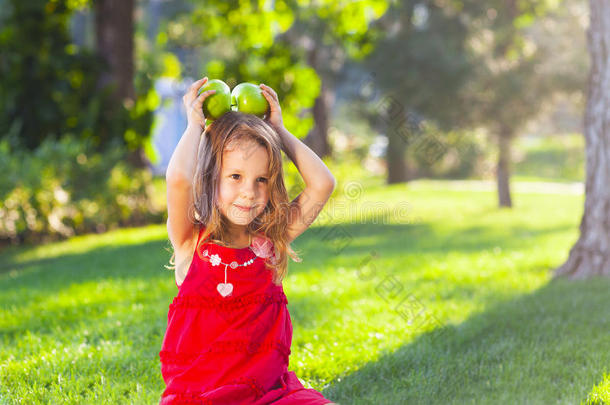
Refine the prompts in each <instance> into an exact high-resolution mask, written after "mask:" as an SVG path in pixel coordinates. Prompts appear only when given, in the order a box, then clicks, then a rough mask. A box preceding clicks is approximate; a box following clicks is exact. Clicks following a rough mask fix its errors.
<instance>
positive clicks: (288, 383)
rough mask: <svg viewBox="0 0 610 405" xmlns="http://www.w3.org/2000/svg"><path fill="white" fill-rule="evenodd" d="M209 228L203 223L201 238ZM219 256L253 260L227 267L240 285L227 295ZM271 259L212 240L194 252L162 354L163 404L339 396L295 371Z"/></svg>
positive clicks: (314, 400)
mask: <svg viewBox="0 0 610 405" xmlns="http://www.w3.org/2000/svg"><path fill="white" fill-rule="evenodd" d="M202 232H203V227H202V228H201V230H200V231H199V237H198V238H197V244H199V239H200V238H201V235H202ZM251 246H252V245H251ZM204 252H205V253H204ZM206 254H207V255H208V256H206ZM214 255H218V256H214ZM210 256H211V257H210ZM218 258H220V260H221V261H222V263H227V264H230V263H232V262H233V261H235V262H237V263H244V262H246V263H247V262H248V261H251V260H252V261H251V263H250V264H247V265H245V266H239V267H236V268H234V269H233V268H231V266H228V267H227V283H231V284H232V285H233V287H234V289H233V291H232V293H231V294H229V295H227V296H226V297H223V296H222V295H221V294H220V293H219V291H218V290H217V286H218V284H219V283H224V281H225V265H224V264H221V263H218ZM210 259H213V260H210ZM263 260H267V259H263V258H262V257H258V256H256V255H255V254H254V251H253V250H252V249H251V248H250V247H246V248H242V249H236V248H230V247H226V246H220V245H217V244H215V243H210V242H207V243H204V244H202V246H200V247H199V249H197V251H196V252H195V254H193V260H192V262H191V265H190V267H189V270H188V273H187V275H186V278H185V279H184V281H183V282H182V284H181V285H180V286H179V287H178V289H179V290H178V294H177V295H176V297H175V298H174V300H173V302H172V303H171V304H170V305H169V311H168V314H167V329H166V331H165V336H164V337H163V344H162V347H161V351H160V352H159V357H160V360H161V374H162V375H163V380H164V381H165V384H166V388H165V390H164V391H163V393H162V395H161V401H160V404H187V403H188V404H206V405H212V404H214V405H216V404H222V405H242V404H244V405H245V404H254V405H264V404H275V405H291V404H301V405H322V404H328V403H329V402H331V401H329V400H328V399H326V398H324V396H323V395H322V394H321V393H319V392H318V391H316V390H314V389H307V388H305V387H303V385H302V384H301V382H300V381H299V379H298V378H297V376H296V374H295V373H294V371H288V362H289V355H290V345H291V343H292V323H291V319H290V314H289V313H288V308H287V306H286V304H287V303H288V301H287V299H286V295H285V294H284V290H283V287H282V286H281V285H280V286H277V285H275V284H274V283H273V281H272V279H271V276H272V272H271V270H269V269H267V268H265V263H264V261H263ZM214 264H216V265H214ZM176 285H177V284H176Z"/></svg>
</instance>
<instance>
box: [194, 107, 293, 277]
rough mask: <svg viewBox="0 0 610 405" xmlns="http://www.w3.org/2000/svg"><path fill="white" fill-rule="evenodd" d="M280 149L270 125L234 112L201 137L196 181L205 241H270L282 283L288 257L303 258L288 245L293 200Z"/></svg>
mask: <svg viewBox="0 0 610 405" xmlns="http://www.w3.org/2000/svg"><path fill="white" fill-rule="evenodd" d="M281 146H282V144H281V139H280V137H279V136H278V134H277V133H276V132H275V131H274V130H273V128H271V126H269V125H268V124H267V123H266V122H265V121H263V120H262V119H260V118H258V117H257V116H255V115H251V114H244V113H241V112H238V111H229V112H227V113H225V114H224V115H222V116H221V117H220V118H218V119H217V120H215V121H214V122H212V123H211V124H210V125H209V126H208V127H207V129H206V131H205V135H203V136H202V140H201V142H200V145H199V151H198V158H197V167H196V170H195V176H194V179H193V200H194V207H193V209H194V217H195V223H196V224H201V225H203V226H205V228H206V229H205V231H204V233H203V235H202V238H201V242H200V243H203V242H205V241H206V239H208V237H209V238H210V239H211V241H213V242H215V243H219V244H223V243H226V242H227V241H229V240H234V239H235V238H236V237H239V236H241V235H243V234H245V235H248V234H249V235H254V236H256V235H261V236H264V237H267V238H269V239H270V240H271V242H273V244H274V246H275V254H276V258H277V261H276V263H275V265H272V264H271V263H270V262H269V261H268V260H267V265H268V267H269V268H271V269H273V270H274V272H275V275H274V281H275V282H276V283H277V284H280V283H281V281H282V280H283V278H284V276H285V275H286V269H287V264H288V260H287V255H290V256H291V257H292V259H293V260H295V261H298V260H299V258H298V256H297V255H296V253H295V252H294V251H293V250H292V249H291V248H290V246H289V244H288V243H287V228H288V213H289V210H288V207H289V200H288V193H287V191H286V186H285V184H284V176H283V168H282V156H281V150H282V147H281ZM243 208H248V209H243ZM196 251H197V252H199V247H197V250H196Z"/></svg>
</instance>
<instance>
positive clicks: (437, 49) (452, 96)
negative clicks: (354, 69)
mask: <svg viewBox="0 0 610 405" xmlns="http://www.w3.org/2000/svg"><path fill="white" fill-rule="evenodd" d="M458 3H459V4H458ZM456 5H458V7H456ZM466 6H468V7H470V8H473V10H471V9H470V8H467V7H466ZM478 9H479V8H478V6H477V5H476V2H475V3H474V4H471V5H469V4H466V5H464V4H462V3H460V2H446V3H440V2H434V1H425V2H419V1H411V0H409V1H403V2H395V3H393V4H392V5H391V7H390V8H389V9H388V11H387V12H386V14H385V15H384V16H383V17H382V18H381V19H380V20H379V21H377V22H376V23H375V24H374V26H375V27H376V28H377V29H379V30H381V31H383V32H385V35H384V36H383V37H381V38H380V40H379V41H378V42H377V43H376V44H375V45H374V47H375V49H374V50H373V52H372V53H371V55H370V56H369V57H368V58H367V59H366V60H365V61H364V63H363V66H364V68H365V69H366V70H368V71H369V72H372V73H371V75H374V80H373V82H374V87H375V89H374V92H378V93H386V94H387V96H386V97H383V98H382V99H381V100H379V101H376V104H375V105H374V106H372V108H373V110H372V111H370V112H369V114H368V117H369V118H370V119H371V121H372V125H373V126H375V127H377V128H379V129H380V131H383V130H384V129H385V131H384V132H386V134H387V136H388V148H387V150H388V154H387V163H388V177H387V182H388V183H398V182H404V181H407V180H408V179H409V174H408V173H407V165H406V161H405V159H406V158H405V154H406V150H407V147H408V146H409V145H420V146H423V147H422V148H421V151H422V153H428V154H429V155H430V157H431V158H432V157H433V155H434V149H435V148H434V146H435V145H434V142H432V141H434V140H433V139H431V137H429V136H428V138H429V139H427V140H425V141H420V140H421V139H422V138H425V135H424V134H423V131H422V129H423V127H424V122H425V121H424V120H428V121H432V122H434V123H435V125H436V126H438V127H439V128H441V129H450V128H456V127H460V126H467V125H468V124H469V123H470V122H471V121H470V120H469V119H468V118H469V116H470V111H471V110H470V109H471V106H469V105H467V104H465V103H462V102H460V100H461V99H462V98H463V97H462V95H461V94H462V93H464V92H465V84H467V83H468V81H469V77H470V75H471V72H472V71H473V62H474V61H473V60H472V58H471V57H470V55H469V52H468V49H467V40H468V35H469V30H468V26H467V20H466V19H464V16H466V15H467V14H474V13H475V12H476V10H478ZM422 135H424V136H423V137H422ZM430 146H432V147H430ZM418 148H419V146H418Z"/></svg>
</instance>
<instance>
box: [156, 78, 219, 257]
mask: <svg viewBox="0 0 610 405" xmlns="http://www.w3.org/2000/svg"><path fill="white" fill-rule="evenodd" d="M206 81H207V78H203V79H201V80H198V81H196V82H195V83H193V84H192V85H191V87H190V88H189V89H188V91H187V92H186V94H185V95H184V97H183V99H182V100H183V102H184V107H185V108H186V115H187V121H188V125H187V127H186V130H185V131H184V133H183V134H182V137H181V138H180V141H179V142H178V146H176V149H175V150H174V153H173V154H172V157H171V159H170V161H169V164H168V166H167V171H166V172H165V182H166V184H167V233H168V236H169V240H170V242H171V243H172V246H173V248H174V252H175V251H176V250H181V249H182V248H183V247H187V246H186V245H188V244H189V243H191V241H192V240H193V235H194V234H195V225H194V218H190V217H189V212H190V209H191V206H192V205H193V195H192V190H193V185H192V182H193V176H194V174H195V168H196V165H197V152H198V150H199V142H200V141H201V134H202V132H203V129H204V128H205V117H204V116H203V111H202V109H201V104H202V103H203V100H204V99H205V98H206V97H207V96H208V95H209V94H212V92H213V90H211V91H205V92H203V93H201V94H200V95H199V97H197V91H198V90H199V88H200V87H201V86H202V85H204V84H205V82H206ZM204 136H205V135H204Z"/></svg>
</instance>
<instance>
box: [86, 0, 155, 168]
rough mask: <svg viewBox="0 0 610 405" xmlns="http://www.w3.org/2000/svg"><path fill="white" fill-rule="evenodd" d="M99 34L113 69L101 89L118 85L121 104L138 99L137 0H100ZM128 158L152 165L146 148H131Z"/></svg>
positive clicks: (136, 163) (103, 54) (104, 77)
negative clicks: (135, 48)
mask: <svg viewBox="0 0 610 405" xmlns="http://www.w3.org/2000/svg"><path fill="white" fill-rule="evenodd" d="M94 7H95V34H96V45H97V52H98V54H99V55H100V56H101V57H102V58H103V59H104V60H105V61H106V62H107V63H108V67H109V70H108V71H106V72H104V73H103V74H102V75H101V77H100V80H99V83H98V88H102V87H104V86H106V85H108V84H114V85H115V88H114V98H115V102H116V103H117V105H132V104H133V103H134V102H135V88H134V84H133V77H134V60H133V58H134V57H133V53H134V40H133V37H134V21H133V15H134V7H135V2H134V0H96V1H95V2H94ZM127 161H128V162H129V163H130V164H131V165H132V166H134V167H138V168H144V167H147V166H149V162H148V159H146V154H145V153H144V150H143V148H139V149H137V150H135V151H130V152H129V153H128V156H127Z"/></svg>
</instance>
